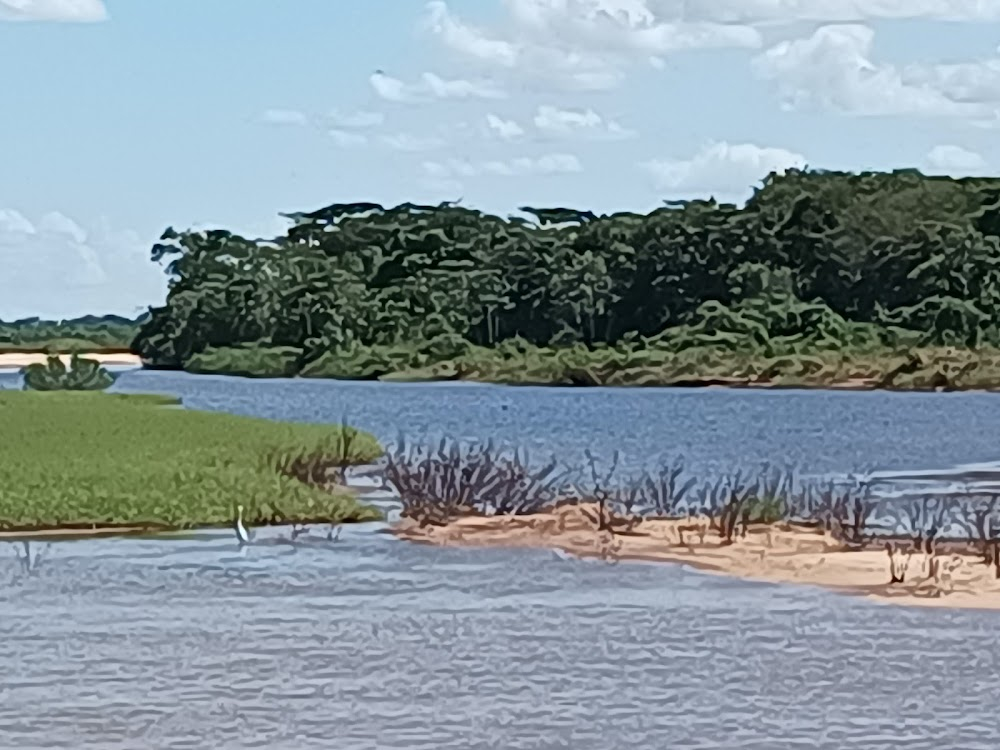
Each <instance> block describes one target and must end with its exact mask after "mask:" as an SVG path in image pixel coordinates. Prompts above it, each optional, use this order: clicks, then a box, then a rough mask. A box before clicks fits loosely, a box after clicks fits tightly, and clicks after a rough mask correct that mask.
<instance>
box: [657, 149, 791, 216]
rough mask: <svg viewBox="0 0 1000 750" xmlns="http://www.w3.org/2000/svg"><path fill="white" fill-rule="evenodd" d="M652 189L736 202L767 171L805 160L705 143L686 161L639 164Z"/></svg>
mask: <svg viewBox="0 0 1000 750" xmlns="http://www.w3.org/2000/svg"><path fill="white" fill-rule="evenodd" d="M640 166H641V167H642V168H643V169H644V170H645V171H646V172H647V173H648V174H649V175H650V177H651V178H652V180H653V184H654V186H655V187H656V188H657V189H659V190H665V191H667V192H668V193H670V194H671V195H676V196H679V197H684V198H696V197H707V196H712V195H714V196H715V197H716V198H717V199H719V200H727V201H734V202H736V201H739V200H741V199H743V198H746V197H747V196H749V194H750V193H751V192H752V189H753V185H754V183H756V182H758V181H760V180H762V179H763V178H764V177H766V176H767V175H768V174H770V173H771V172H783V171H785V170H786V169H789V168H792V167H799V168H801V167H804V166H805V157H804V156H802V155H801V154H797V153H795V152H793V151H787V150H786V149H783V148H773V147H766V146H763V147H762V146H757V145H754V144H752V143H736V144H730V143H726V142H725V141H721V142H712V143H708V144H706V145H705V146H704V147H703V148H702V149H701V150H700V151H699V152H698V153H696V154H695V155H694V156H693V157H691V158H690V159H653V160H650V161H647V162H644V163H642V164H641V165H640Z"/></svg>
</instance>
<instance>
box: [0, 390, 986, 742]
mask: <svg viewBox="0 0 1000 750" xmlns="http://www.w3.org/2000/svg"><path fill="white" fill-rule="evenodd" d="M0 380H5V382H4V384H5V385H8V386H9V385H10V383H11V382H12V381H10V376H6V375H5V376H0ZM115 388H116V390H121V391H147V392H148V391H156V392H166V393H174V394H177V395H180V396H182V397H183V398H184V401H185V403H186V404H187V405H188V406H189V407H192V408H205V409H217V410H226V411H232V412H238V413H244V414H255V415H259V416H267V417H281V418H286V419H295V420H303V421H328V422H337V421H339V420H340V419H341V418H342V417H344V416H345V415H346V416H347V417H348V418H349V420H350V421H351V422H352V423H353V424H356V425H358V426H359V427H362V428H364V429H368V430H371V431H373V432H375V433H376V434H377V435H379V437H381V438H383V439H385V440H392V439H394V438H395V437H396V436H397V435H399V433H400V432H402V433H403V434H404V435H406V436H408V437H410V438H419V437H421V436H422V435H424V436H428V437H430V436H439V435H447V436H451V437H459V438H466V439H474V438H484V437H491V436H492V437H496V438H498V439H500V440H502V441H505V442H510V443H514V444H518V445H525V446H529V447H532V448H533V449H535V450H546V451H555V452H557V453H558V454H559V455H560V457H562V458H564V459H565V460H577V459H578V458H580V457H581V456H582V452H583V450H584V449H586V448H588V447H590V448H593V449H594V450H595V451H597V452H598V453H599V454H601V455H603V456H606V455H608V453H609V451H610V450H611V449H612V448H613V447H617V448H620V449H621V450H622V451H623V452H624V453H625V454H626V456H632V457H634V459H635V460H636V461H642V460H644V459H649V458H651V457H653V456H654V455H657V454H664V455H683V456H684V457H685V459H686V461H687V462H688V465H689V466H691V467H693V468H699V469H700V468H709V467H713V466H729V465H733V464H737V463H741V464H742V463H754V462H758V461H763V460H771V461H775V460H779V461H784V462H788V463H794V464H796V465H799V466H802V467H805V468H807V469H808V470H810V471H818V472H842V471H851V470H854V469H858V468H878V469H893V470H903V469H913V468H929V469H948V468H950V467H953V466H956V465H958V464H963V463H972V462H979V463H982V462H988V461H992V460H994V459H996V458H997V457H998V454H1000V448H998V446H1000V440H998V438H1000V396H996V395H981V394H934V395H915V394H884V393H820V392H793V393H778V392H748V391H669V390H649V391H645V390H643V391H640V390H619V391H613V390H604V389H595V390H569V389H567V390H561V389H560V390H551V389H538V388H523V389H522V388H516V389H515V388H493V387H485V386H470V385H454V384H445V385H434V386H412V385H379V384H356V383H352V384H345V383H330V382H292V381H248V380H236V379H225V378H212V377H192V376H186V375H180V374H169V373H150V372H128V373H125V374H123V376H122V377H121V379H120V380H119V382H118V383H117V384H116V386H115ZM283 533H284V532H283V530H280V529H278V530H267V531H266V532H262V536H263V537H264V539H265V540H269V539H274V538H276V537H278V536H281V535H282V534H283ZM0 546H2V547H6V548H7V549H0V670H2V673H3V675H4V676H3V681H2V682H0V696H2V697H0V747H11V748H15V747H16V748H19V750H20V749H23V748H39V749H41V748H45V749H46V750H49V749H50V748H73V749H74V750H79V749H80V748H88V749H89V748H93V749H95V750H96V749H98V748H100V749H101V750H105V749H108V750H110V749H111V748H120V749H121V750H126V749H127V750H135V749H136V748H178V749H179V748H192V750H193V749H195V748H197V749H198V750H202V749H203V748H213V750H230V749H232V750H236V749H237V748H256V747H260V748H288V749H289V750H294V749H297V748H304V749H310V748H333V749H336V750H341V749H343V750H351V749H353V748H358V749H361V748H421V749H426V750H431V749H432V748H433V749H434V750H439V749H442V750H443V749H446V748H456V749H457V748H462V749H465V748H512V749H513V748H572V749H573V750H578V749H579V750H585V749H588V748H601V749H602V750H608V749H609V748H630V749H632V748H634V749H637V750H638V749H640V748H642V749H644V748H650V749H654V748H655V749H656V750H662V749H663V748H692V749H693V748H706V749H707V748H713V749H726V750H728V749H729V748H732V749H733V750H735V749H736V748H740V749H741V750H751V749H759V750H781V749H782V748H830V749H831V750H834V749H837V750H839V749H842V748H858V749H861V748H865V749H866V750H869V749H876V748H897V747H900V746H904V745H905V746H906V747H908V748H911V749H921V748H928V749H929V748H934V749H935V750H938V749H940V748H956V749H958V748H961V749H962V750H979V749H980V748H981V749H982V750H994V749H995V748H996V747H998V746H1000V724H998V722H997V720H996V706H997V705H1000V682H998V681H997V679H996V675H997V673H998V672H1000V649H998V648H997V636H996V632H997V629H998V626H1000V613H992V612H975V611H948V610H943V609H942V610H935V609H907V608H901V607H887V606H883V605H878V604H873V603H869V602H865V601H860V600H856V599H851V598H848V597H845V596H840V595H837V594H833V593H830V592H827V591H823V590H819V589H814V588H809V587H793V586H779V585H771V584H760V583H749V582H743V581H738V580H732V579H725V578H722V577H715V576H711V575H707V574H702V573H699V572H697V571H693V570H688V569H686V568H684V567H680V566H672V565H650V564H631V563H621V564H618V565H609V564H605V563H601V562H595V561H577V560H567V559H563V558H561V557H559V556H557V555H555V554H554V553H551V552H546V551H526V550H517V551H506V550H460V549H436V548H431V547H425V546H418V545H410V544H406V543H403V542H399V541H396V540H394V539H393V538H392V537H391V536H389V535H387V534H386V533H384V529H383V528H382V527H381V526H380V525H378V524H374V525H370V526H363V527H355V528H351V529H348V530H346V531H345V532H344V533H343V535H342V537H341V538H340V540H339V541H336V542H333V543H327V542H326V541H325V539H323V538H322V536H320V535H319V534H317V536H316V537H315V540H314V541H311V542H305V543H302V544H299V545H296V546H290V545H288V544H277V543H275V544H268V543H262V544H260V545H257V546H253V547H251V548H249V549H247V550H245V553H244V554H242V555H241V554H240V553H239V552H238V551H237V550H236V548H235V545H234V544H233V542H232V540H231V538H230V537H229V536H228V535H227V534H226V533H224V532H211V533H204V534H199V535H195V536H194V537H170V538H161V539H117V540H108V539H104V540H88V541H77V542H62V543H58V544H52V545H50V546H48V547H45V546H44V545H35V546H36V547H37V550H33V551H34V553H35V554H36V555H37V556H38V560H37V563H36V565H35V567H34V569H33V570H32V571H30V572H29V571H26V570H24V569H23V568H22V567H21V566H20V564H19V561H18V559H17V558H16V557H15V550H16V548H15V547H14V545H10V544H6V545H0Z"/></svg>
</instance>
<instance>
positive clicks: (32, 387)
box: [21, 354, 115, 391]
mask: <svg viewBox="0 0 1000 750" xmlns="http://www.w3.org/2000/svg"><path fill="white" fill-rule="evenodd" d="M21 373H22V374H23V375H24V389H25V390H26V391H103V390H105V389H107V388H110V387H111V385H112V384H114V382H115V376H114V375H112V374H111V373H110V372H108V371H107V370H106V369H105V368H104V367H101V364H100V363H99V362H97V361H95V360H93V359H85V358H83V357H80V356H78V355H76V354H74V355H73V356H72V357H71V358H70V362H69V367H67V366H66V364H65V363H64V362H63V361H62V359H61V358H60V357H58V356H55V355H52V356H50V357H48V361H47V362H46V363H45V364H41V363H35V364H32V365H28V366H27V367H25V368H24V369H23V370H22V371H21Z"/></svg>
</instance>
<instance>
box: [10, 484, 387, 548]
mask: <svg viewBox="0 0 1000 750" xmlns="http://www.w3.org/2000/svg"><path fill="white" fill-rule="evenodd" d="M348 489H350V488H348ZM367 507H373V506H367ZM331 523H333V524H334V525H336V526H349V525H352V524H360V523H371V520H369V519H356V518H346V519H342V520H339V521H331V520H330V519H323V518H320V519H317V518H310V519H307V520H295V521H281V522H280V523H254V524H252V527H253V528H255V529H262V528H276V527H281V526H288V527H290V528H291V527H293V526H329V525H330V524H331ZM230 526H231V524H230V523H205V524H195V525H194V526H183V527H181V526H168V525H163V524H155V523H154V524H135V523H126V524H104V525H102V524H96V525H94V524H92V525H89V526H87V525H83V524H80V525H73V524H68V525H63V526H32V527H24V528H17V527H14V528H5V529H0V542H20V541H33V540H42V541H44V540H49V539H51V540H61V541H73V540H76V539H99V538H107V537H132V536H155V535H160V534H189V533H197V532H199V531H208V530H221V529H227V528H229V527H230Z"/></svg>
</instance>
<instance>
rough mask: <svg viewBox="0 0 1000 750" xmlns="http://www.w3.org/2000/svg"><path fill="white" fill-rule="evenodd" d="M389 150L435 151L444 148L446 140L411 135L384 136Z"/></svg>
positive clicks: (383, 138)
mask: <svg viewBox="0 0 1000 750" xmlns="http://www.w3.org/2000/svg"><path fill="white" fill-rule="evenodd" d="M381 141H382V143H384V144H385V145H386V146H388V147H389V148H392V149H395V150H396V151H433V150H434V149H438V148H441V147H442V146H444V143H445V142H444V140H443V139H442V138H438V137H437V136H418V135H410V134H409V133H395V134H392V135H383V136H382V138H381Z"/></svg>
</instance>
